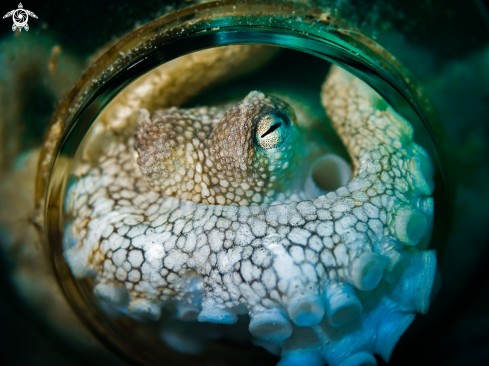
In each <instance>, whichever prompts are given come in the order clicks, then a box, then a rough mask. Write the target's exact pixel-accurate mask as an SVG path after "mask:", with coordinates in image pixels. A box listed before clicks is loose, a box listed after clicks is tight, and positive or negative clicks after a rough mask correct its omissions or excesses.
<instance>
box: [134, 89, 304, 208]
mask: <svg viewBox="0 0 489 366" xmlns="http://www.w3.org/2000/svg"><path fill="white" fill-rule="evenodd" d="M299 147H300V134H299V132H298V129H297V121H296V116H295V113H294V111H293V110H292V109H291V108H290V106H289V105H288V104H286V103H285V102H284V101H282V100H281V99H279V98H276V97H273V96H266V95H265V94H263V93H261V92H257V91H253V92H251V93H249V94H248V96H246V98H245V99H243V100H242V101H241V102H239V103H237V104H236V105H234V106H233V107H232V108H230V109H229V110H227V111H225V110H224V109H223V108H216V107H213V108H208V107H202V108H193V109H177V108H170V109H165V110H159V111H156V112H155V113H154V114H153V115H152V116H150V113H149V112H148V111H147V110H146V109H142V110H141V111H140V114H139V117H138V125H137V128H136V133H135V149H136V152H137V155H138V159H137V162H138V165H139V167H140V169H141V172H142V173H143V175H145V176H146V178H147V179H148V181H149V183H150V184H151V186H152V187H153V188H154V190H155V191H157V192H160V193H162V194H164V195H165V196H173V197H177V198H179V199H182V200H187V201H193V202H196V203H207V204H219V205H233V204H234V205H241V206H250V205H260V204H269V203H271V202H272V201H273V198H274V196H275V194H276V193H277V192H285V191H287V192H291V190H290V187H291V184H292V181H293V177H294V176H295V175H296V174H294V172H295V170H296V168H297V167H298V165H299V164H298V163H299V162H300V148H299Z"/></svg>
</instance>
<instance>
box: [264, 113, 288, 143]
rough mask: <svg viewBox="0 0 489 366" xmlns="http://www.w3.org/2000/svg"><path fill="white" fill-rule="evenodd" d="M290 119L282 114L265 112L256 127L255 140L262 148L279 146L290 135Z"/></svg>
mask: <svg viewBox="0 0 489 366" xmlns="http://www.w3.org/2000/svg"><path fill="white" fill-rule="evenodd" d="M291 125H292V123H291V121H290V119H289V118H288V117H287V116H286V115H284V114H281V113H280V114H278V113H277V114H267V115H266V116H265V117H262V118H261V120H260V121H259V122H258V126H257V127H256V141H257V143H258V145H260V146H261V147H262V148H263V149H274V148H277V147H279V146H281V145H282V144H283V143H284V142H285V141H286V140H287V137H288V136H289V135H290V131H291Z"/></svg>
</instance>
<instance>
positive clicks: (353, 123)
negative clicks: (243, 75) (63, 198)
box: [64, 67, 436, 366]
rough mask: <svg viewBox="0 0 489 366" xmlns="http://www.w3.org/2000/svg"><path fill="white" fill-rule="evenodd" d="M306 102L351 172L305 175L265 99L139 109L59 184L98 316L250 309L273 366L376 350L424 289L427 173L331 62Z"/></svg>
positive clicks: (301, 159) (283, 110)
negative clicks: (86, 164) (130, 123)
mask: <svg viewBox="0 0 489 366" xmlns="http://www.w3.org/2000/svg"><path fill="white" fill-rule="evenodd" d="M321 99H322V104H323V106H324V108H325V110H326V113H327V115H328V117H329V119H330V121H331V124H332V126H333V128H334V129H335V131H336V133H337V134H338V136H339V137H340V139H341V140H342V141H343V143H344V145H345V147H346V149H347V151H348V154H349V155H350V158H351V161H352V166H353V179H352V180H351V181H350V182H349V183H348V184H346V185H344V186H342V187H340V188H338V189H336V190H334V191H329V192H327V191H323V190H322V189H321V188H319V187H317V186H316V185H315V184H314V183H311V182H312V180H311V179H310V169H309V168H307V166H305V165H307V164H306V163H305V162H306V161H307V160H306V159H305V156H304V151H305V148H304V146H305V144H306V143H305V142H304V139H303V136H302V135H301V131H300V129H298V127H297V126H298V125H300V123H301V121H298V120H297V117H296V115H295V113H294V111H293V109H292V108H291V107H290V106H289V105H288V104H287V103H286V102H284V101H283V100H281V99H279V98H277V97H274V96H271V95H265V94H263V93H261V92H258V91H252V92H251V93H249V94H248V95H247V96H246V97H245V98H244V99H243V100H242V101H240V102H239V103H237V104H235V105H234V106H232V107H231V108H224V107H200V108H191V109H179V108H175V107H174V108H170V109H164V110H156V111H153V112H150V111H148V110H146V109H141V110H140V112H139V116H138V122H137V128H136V131H135V133H134V134H131V135H129V136H121V138H120V139H119V140H117V141H112V142H110V146H109V147H108V148H107V150H106V153H105V154H104V155H103V156H101V157H100V158H99V161H98V163H99V164H98V166H96V167H93V168H91V169H90V170H89V171H87V172H86V173H85V174H84V175H83V176H81V177H80V178H79V179H78V180H76V182H74V183H73V184H71V186H70V187H69V190H68V196H67V207H68V209H69V210H70V211H71V212H72V217H73V218H74V219H73V220H72V221H71V222H70V223H69V224H67V226H66V229H65V237H64V255H65V258H66V261H67V262H68V264H69V266H70V268H71V270H72V273H73V275H74V276H75V277H77V278H83V277H86V276H94V278H95V282H94V289H93V291H94V294H95V296H96V297H97V298H98V299H99V301H100V303H101V305H103V307H104V308H105V309H107V311H108V312H110V313H118V314H125V315H128V316H130V317H132V318H134V319H137V320H141V321H144V320H147V319H153V320H157V319H159V318H160V317H161V314H162V309H170V310H171V311H172V312H173V316H174V317H175V318H177V319H180V320H185V321H198V322H213V323H223V324H233V323H235V322H236V321H237V319H238V315H242V314H249V317H250V322H249V331H250V333H251V335H252V336H253V337H254V338H255V339H257V340H259V342H261V344H262V345H265V347H266V348H268V349H270V350H272V349H275V350H278V351H276V352H277V353H280V355H281V361H280V362H279V365H281V366H284V365H302V364H307V365H323V364H325V363H327V364H328V365H331V366H353V365H375V364H376V361H375V358H374V356H373V354H374V353H377V354H379V355H380V356H381V357H382V358H384V359H385V360H389V358H390V355H391V353H392V351H393V349H394V346H395V344H396V343H397V341H398V340H399V338H400V336H401V335H402V334H403V332H404V331H405V330H406V328H407V327H408V326H409V324H410V323H411V322H412V321H413V319H414V317H415V313H422V314H424V313H426V312H427V310H428V307H429V303H430V299H431V296H432V292H433V291H432V289H433V287H434V282H435V274H436V257H435V252H434V251H433V250H428V249H427V245H428V242H429V239H430V233H431V226H432V221H433V204H434V203H433V199H432V198H431V197H430V196H431V195H432V192H433V189H434V184H433V168H432V165H431V161H430V158H429V156H428V154H427V153H426V152H425V150H424V149H423V148H422V147H421V146H419V145H418V144H416V143H414V142H413V129H412V126H411V125H410V123H409V122H408V121H406V120H405V119H404V118H403V117H401V116H400V115H399V114H397V113H396V112H395V111H394V110H393V108H392V107H390V106H389V105H388V104H387V103H386V102H385V101H384V99H382V98H381V97H380V96H379V95H378V94H377V93H375V92H374V91H372V89H370V88H369V87H368V86H367V85H366V84H364V83H363V82H362V81H360V80H359V79H357V78H355V77H353V76H352V75H350V74H348V73H347V72H346V71H344V70H342V69H340V68H338V67H332V69H331V71H330V73H329V75H328V77H327V79H326V81H325V83H324V84H323V88H322V94H321ZM133 132H134V131H133ZM333 158H334V157H333ZM323 159H324V158H323ZM326 159H328V157H326ZM333 160H334V159H333ZM266 345H269V346H270V347H267V346H266ZM271 346H273V347H275V348H273V347H271Z"/></svg>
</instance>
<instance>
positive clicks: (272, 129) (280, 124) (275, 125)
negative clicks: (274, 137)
mask: <svg viewBox="0 0 489 366" xmlns="http://www.w3.org/2000/svg"><path fill="white" fill-rule="evenodd" d="M280 126H282V122H277V123H275V124H274V125H273V126H272V127H270V128H269V129H268V131H266V132H265V133H264V134H263V135H261V138H264V137H265V136H267V135H270V134H271V133H272V132H273V131H275V130H276V129H277V128H279V127H280Z"/></svg>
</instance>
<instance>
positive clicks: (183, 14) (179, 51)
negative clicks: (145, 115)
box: [36, 1, 453, 364]
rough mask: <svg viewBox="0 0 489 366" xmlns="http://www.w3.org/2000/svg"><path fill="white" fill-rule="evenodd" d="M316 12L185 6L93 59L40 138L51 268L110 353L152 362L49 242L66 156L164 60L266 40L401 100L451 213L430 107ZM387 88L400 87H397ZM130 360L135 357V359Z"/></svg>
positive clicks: (377, 51)
mask: <svg viewBox="0 0 489 366" xmlns="http://www.w3.org/2000/svg"><path fill="white" fill-rule="evenodd" d="M250 14H255V15H251V16H250ZM256 14H260V15H256ZM322 14H323V12H322V11H321V10H311V9H309V8H306V7H300V6H298V4H297V3H294V4H287V3H284V4H283V5H282V6H281V7H280V8H278V9H277V7H276V5H274V4H272V3H271V2H268V1H266V2H261V3H255V2H249V1H248V2H246V3H242V2H231V1H225V2H219V1H218V2H211V3H205V4H201V5H197V6H193V7H189V8H185V9H183V10H181V11H178V12H176V13H172V14H169V15H167V16H164V17H162V18H160V19H158V20H156V21H154V22H152V23H149V24H148V25H146V26H144V27H142V28H141V29H138V30H137V31H135V32H133V33H132V34H130V35H129V36H127V37H126V38H124V39H123V40H121V41H120V42H119V43H118V44H117V45H115V46H114V47H113V48H112V49H110V50H109V51H108V52H107V53H106V54H105V55H104V56H102V57H101V58H100V59H99V60H98V61H97V62H96V63H95V64H94V65H92V67H91V68H90V69H89V70H88V71H87V72H86V73H85V75H84V76H83V77H82V78H81V79H80V81H79V82H78V83H77V84H76V85H75V87H74V88H73V90H72V91H71V92H70V93H69V94H68V95H67V97H66V98H65V99H64V100H63V102H62V103H61V104H60V105H59V107H58V108H57V110H56V112H55V114H54V116H53V119H52V121H51V124H50V128H49V129H48V131H49V132H48V134H47V135H46V137H45V141H44V146H43V150H42V153H41V157H40V162H39V170H38V176H37V184H36V200H37V203H38V208H39V210H40V216H41V217H42V219H43V223H44V225H43V227H44V230H45V233H44V234H45V244H46V246H50V249H51V253H52V261H53V265H54V267H55V271H56V272H57V274H58V279H59V281H60V284H61V287H62V288H63V290H64V292H65V294H66V296H67V297H68V300H69V303H70V304H71V305H72V306H74V304H76V308H75V309H74V310H75V312H76V313H77V314H78V316H79V317H80V318H81V319H82V320H83V321H84V323H85V324H86V325H87V326H88V328H90V329H91V331H92V332H93V333H95V334H96V335H97V336H98V338H99V339H100V340H101V341H102V342H103V343H105V345H106V346H108V347H109V348H111V349H112V350H113V351H114V352H115V353H116V354H119V355H122V354H124V355H125V356H126V357H127V356H128V355H133V356H135V355H137V356H138V357H141V356H142V355H143V356H142V357H143V360H142V361H143V362H144V363H148V364H152V363H156V362H158V358H157V357H155V356H156V355H152V354H151V351H150V349H149V347H147V350H145V351H144V352H142V351H141V348H140V347H139V346H138V347H136V346H135V344H133V343H132V342H130V341H128V340H126V339H122V338H121V337H120V336H118V334H119V331H118V330H117V329H115V328H114V327H113V325H112V324H110V325H108V324H105V323H104V320H103V317H101V316H100V314H98V313H97V311H96V310H95V308H94V307H93V306H91V304H94V298H93V296H91V295H90V293H91V292H90V291H87V289H86V288H83V287H84V286H87V284H86V282H83V281H76V280H75V279H74V278H73V277H72V275H71V272H70V270H69V268H68V266H67V265H66V263H65V262H64V259H63V253H62V246H61V245H54V243H57V242H60V240H61V238H62V236H63V226H64V225H63V211H62V210H63V198H64V192H65V188H66V185H67V181H68V176H69V172H70V170H71V162H70V159H69V157H72V156H74V154H75V152H76V150H77V148H78V146H79V144H80V142H81V140H82V139H83V137H84V135H85V133H86V131H87V130H88V128H89V127H90V125H91V124H92V122H93V121H94V120H95V118H96V116H97V115H98V114H99V113H100V112H101V110H102V109H103V108H104V107H105V106H106V105H107V104H108V103H109V102H110V101H111V100H112V98H113V97H115V95H117V93H119V92H120V91H121V90H122V89H123V88H124V87H126V86H127V85H128V84H129V83H131V82H132V81H133V80H135V79H136V78H138V77H139V76H141V75H142V74H144V73H146V72H147V71H149V70H151V69H153V68H155V67H156V66H159V65H160V64H162V63H164V62H166V61H170V60H172V59H175V58H177V57H179V56H182V55H185V54H188V53H191V52H194V51H198V50H201V49H205V48H210V47H217V46H225V45H233V44H266V45H272V46H282V47H287V48H291V49H295V50H299V51H303V52H307V53H310V54H313V55H316V56H318V57H321V58H323V59H326V60H328V61H331V62H333V63H335V64H338V65H339V66H341V67H343V68H345V69H346V70H348V71H350V72H351V73H352V74H354V75H355V76H357V77H359V78H360V79H362V80H364V81H366V82H367V83H368V84H370V85H371V86H372V87H373V88H374V89H376V90H377V91H378V92H379V93H380V94H381V95H383V96H387V97H388V101H389V102H390V103H391V104H392V105H393V107H394V108H396V105H398V104H399V103H400V102H401V101H402V100H405V101H407V102H408V103H409V104H410V105H411V107H412V108H413V109H414V110H415V111H416V113H417V115H418V117H419V119H420V121H421V123H422V124H423V125H424V126H425V128H426V129H427V130H428V131H429V133H430V135H431V137H432V139H433V144H434V146H435V149H434V150H432V151H431V152H432V153H434V155H433V154H432V156H434V157H435V159H436V160H437V163H438V165H439V166H441V169H439V170H438V172H437V173H438V174H439V175H440V177H439V178H440V179H439V180H440V181H442V182H443V184H442V186H441V187H440V184H437V188H436V189H435V199H436V200H437V207H436V209H435V210H436V212H444V211H446V210H450V209H451V204H452V202H453V200H452V199H447V197H448V198H453V188H452V187H453V184H452V183H451V182H452V180H451V177H450V176H449V175H448V173H447V172H448V164H447V162H446V156H447V154H446V150H447V149H446V146H445V145H444V140H445V137H444V136H445V134H444V132H443V128H442V125H441V122H440V121H439V120H438V117H437V115H436V112H435V110H434V108H433V106H432V105H431V103H430V102H429V100H428V99H427V98H426V97H424V95H423V94H422V91H421V88H419V87H418V86H417V85H416V82H415V81H414V78H413V77H412V76H411V75H410V74H409V73H408V71H407V70H406V69H405V68H403V67H402V65H400V64H399V63H398V62H397V61H396V60H395V58H394V57H393V56H391V55H389V54H388V53H387V52H386V51H384V50H383V49H382V48H381V47H380V46H378V45H377V44H375V43H374V42H373V41H371V40H369V39H368V38H366V37H364V36H362V35H361V34H360V33H359V32H357V31H355V30H353V29H351V28H350V27H349V26H348V25H347V24H342V22H341V21H339V20H334V19H331V18H327V17H323V16H322ZM392 85H396V86H398V87H397V88H395V89H394V88H393V87H392ZM392 96H394V97H392ZM440 151H441V154H439V152H440ZM437 195H438V199H437ZM437 217H442V218H445V220H448V218H449V217H450V215H447V214H446V212H444V214H443V215H437V214H435V220H436V218H437ZM440 225H442V226H445V225H447V223H446V222H445V223H443V222H442V223H439V222H436V221H435V228H436V227H440ZM434 235H436V233H434ZM445 235H446V231H445ZM437 249H438V248H437ZM440 249H441V248H440ZM129 357H130V356H129ZM132 361H133V362H136V359H135V357H134V358H133V359H132ZM137 362H138V363H139V362H141V361H137Z"/></svg>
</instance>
